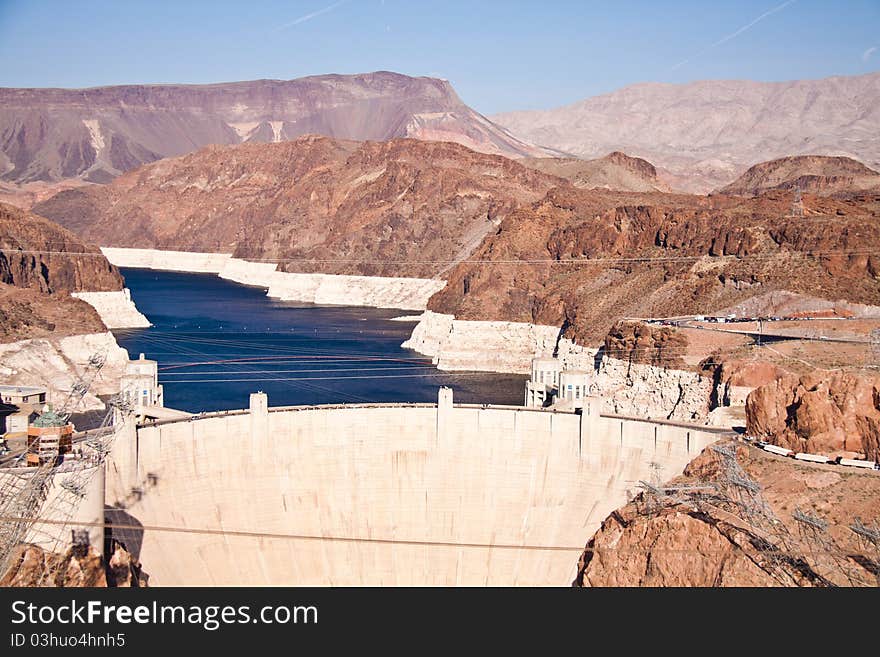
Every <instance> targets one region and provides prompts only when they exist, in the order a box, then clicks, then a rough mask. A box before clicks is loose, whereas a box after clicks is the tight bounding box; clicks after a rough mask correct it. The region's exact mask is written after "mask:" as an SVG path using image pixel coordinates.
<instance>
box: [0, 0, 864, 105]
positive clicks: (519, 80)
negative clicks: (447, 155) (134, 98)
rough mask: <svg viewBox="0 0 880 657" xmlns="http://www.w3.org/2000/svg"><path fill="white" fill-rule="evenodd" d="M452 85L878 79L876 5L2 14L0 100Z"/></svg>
mask: <svg viewBox="0 0 880 657" xmlns="http://www.w3.org/2000/svg"><path fill="white" fill-rule="evenodd" d="M374 70H393V71H399V72H401V73H406V74H410V75H432V76H438V77H445V78H448V79H449V80H450V81H451V82H452V83H453V85H454V86H455V88H456V90H457V91H458V92H459V95H460V96H461V97H462V98H463V99H464V101H465V102H467V103H469V104H470V105H472V106H473V107H475V108H476V109H478V110H480V111H482V112H484V113H487V114H488V113H493V112H499V111H506V110H514V109H535V108H549V107H555V106H558V105H562V104H566V103H570V102H573V101H576V100H579V99H581V98H585V97H587V96H592V95H595V94H600V93H605V92H608V91H613V90H614V89H617V88H619V87H622V86H625V85H627V84H632V83H636V82H646V81H661V82H687V81H690V80H699V79H718V78H728V79H729V78H737V79H752V80H790V79H799V78H818V77H825V76H829V75H856V74H861V73H868V72H873V71H877V70H880V0H854V1H852V2H846V1H843V2H834V1H832V0H794V1H791V0H789V1H788V2H786V1H785V0H756V1H752V0H738V1H727V0H717V1H715V2H713V1H711V0H704V1H700V2H697V1H691V0H682V1H679V2H659V1H658V2H638V1H630V0H618V1H615V2H590V1H588V0H582V1H580V2H567V1H558V2H556V1H553V0H545V1H544V2H518V1H515V0H513V1H510V2H495V1H480V0H471V1H470V2H458V1H454V0H450V1H447V2H415V1H411V2H407V1H405V0H337V1H335V2H334V0H306V1H295V2H290V1H289V2H280V1H271V0H267V1H261V0H251V1H250V2H241V1H238V2H230V1H227V0H213V1H211V2H207V1H201V0H192V1H189V2H185V1H184V0H178V1H176V2H168V1H166V0H151V1H149V2H140V1H136V0H79V1H77V0H66V1H55V0H0V86H6V87H26V86H35V87H45V86H62V87H83V86H95V85H105V84H123V83H158V82H192V83H202V82H220V81H230V80H250V79H256V78H281V79H290V78H295V77H300V76H303V75H313V74H320V73H358V72H365V71H374Z"/></svg>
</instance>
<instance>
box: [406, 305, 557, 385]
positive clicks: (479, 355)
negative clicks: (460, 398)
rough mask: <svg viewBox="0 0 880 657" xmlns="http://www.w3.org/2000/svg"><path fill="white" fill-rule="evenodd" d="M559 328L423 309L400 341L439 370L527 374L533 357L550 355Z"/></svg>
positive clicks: (554, 346)
mask: <svg viewBox="0 0 880 657" xmlns="http://www.w3.org/2000/svg"><path fill="white" fill-rule="evenodd" d="M558 336H559V329H558V328H557V327H555V326H541V325H537V324H526V323H522V322H481V321H464V320H458V319H455V318H454V317H453V316H452V315H445V314H442V313H435V312H431V311H426V312H425V313H424V314H423V315H422V317H421V318H420V319H419V323H418V324H417V325H416V326H415V328H414V329H413V333H412V336H411V337H410V339H409V340H407V341H406V342H404V343H403V345H402V346H403V347H404V348H406V349H413V350H415V351H417V352H419V353H420V354H424V355H426V356H430V357H431V358H432V359H433V362H434V364H435V365H437V367H438V368H440V369H441V370H479V371H486V372H511V373H515V374H526V373H528V372H529V371H530V367H531V362H532V358H534V357H535V356H541V355H544V356H548V355H552V354H553V351H554V349H555V348H556V340H557V338H558Z"/></svg>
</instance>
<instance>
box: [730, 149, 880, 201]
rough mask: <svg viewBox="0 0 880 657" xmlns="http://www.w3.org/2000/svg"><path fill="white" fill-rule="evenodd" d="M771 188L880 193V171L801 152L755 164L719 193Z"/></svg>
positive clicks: (844, 159) (758, 191) (749, 192)
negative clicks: (801, 153) (800, 153)
mask: <svg viewBox="0 0 880 657" xmlns="http://www.w3.org/2000/svg"><path fill="white" fill-rule="evenodd" d="M772 189H784V190H793V189H800V190H801V191H803V192H812V193H813V194H823V195H827V194H835V193H847V192H860V191H869V190H870V191H875V192H880V173H878V172H877V171H874V170H873V169H869V168H868V167H866V166H865V165H864V164H862V163H861V162H857V161H856V160H853V159H852V158H849V157H828V156H822V155H798V156H794V157H783V158H780V159H777V160H772V161H770V162H762V163H760V164H756V165H755V166H753V167H750V168H749V169H748V170H747V171H746V172H745V173H744V174H743V175H741V176H740V177H739V178H737V179H736V180H734V181H733V182H732V183H730V184H729V185H727V186H725V187H722V188H721V189H719V190H718V192H717V193H720V194H736V195H738V196H757V195H758V194H762V193H763V192H766V191H769V190H772Z"/></svg>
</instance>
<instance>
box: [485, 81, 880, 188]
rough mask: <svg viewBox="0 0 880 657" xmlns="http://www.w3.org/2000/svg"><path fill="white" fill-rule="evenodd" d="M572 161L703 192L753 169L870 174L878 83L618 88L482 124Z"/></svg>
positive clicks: (878, 126)
mask: <svg viewBox="0 0 880 657" xmlns="http://www.w3.org/2000/svg"><path fill="white" fill-rule="evenodd" d="M491 118H492V119H493V120H494V121H495V122H497V123H499V124H501V125H502V126H504V127H505V128H507V129H509V130H510V131H511V132H512V133H513V134H515V135H517V136H519V137H521V138H523V139H527V140H529V141H530V142H532V143H535V144H540V145H542V146H547V147H552V148H555V149H558V150H561V151H564V152H567V153H572V154H574V155H576V156H578V157H583V158H593V157H597V156H599V155H601V154H602V153H607V152H608V151H614V150H621V151H625V152H626V153H629V154H631V155H636V156H638V157H643V158H646V159H648V160H650V161H651V162H653V163H654V164H656V165H657V166H658V167H660V168H661V169H663V170H665V171H666V172H668V173H669V174H671V175H672V176H674V177H675V182H674V183H673V186H675V187H676V188H679V189H686V190H687V191H694V192H708V191H709V190H711V189H716V188H718V187H719V186H721V185H724V184H727V183H729V182H731V181H732V180H733V179H734V178H735V177H736V176H737V175H739V174H740V173H741V172H742V171H744V170H745V169H746V168H747V167H749V166H751V165H753V164H754V163H755V162H762V161H766V160H771V159H773V158H778V157H783V156H788V155H802V154H822V155H843V156H847V157H853V158H856V159H858V160H860V161H862V162H865V163H866V164H867V165H868V166H870V167H873V168H875V169H876V168H878V167H880V141H878V140H877V139H876V136H877V134H878V132H880V73H871V74H868V75H861V76H851V77H831V78H825V79H822V80H797V81H792V82H750V81H741V80H709V81H700V82H691V83H688V84H660V83H647V84H636V85H632V86H628V87H624V88H623V89H620V90H618V91H614V92H612V93H609V94H604V95H601V96H595V97H592V98H587V99H585V100H582V101H579V102H577V103H574V104H572V105H568V106H565V107H560V108H557V109H551V110H544V111H528V112H510V113H505V114H497V115H494V116H493V117H491Z"/></svg>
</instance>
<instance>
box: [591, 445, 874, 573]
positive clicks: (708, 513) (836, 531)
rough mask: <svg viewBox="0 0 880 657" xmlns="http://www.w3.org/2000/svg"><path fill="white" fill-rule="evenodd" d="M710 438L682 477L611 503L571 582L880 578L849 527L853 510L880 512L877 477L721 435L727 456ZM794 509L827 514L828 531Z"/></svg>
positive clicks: (812, 515)
mask: <svg viewBox="0 0 880 657" xmlns="http://www.w3.org/2000/svg"><path fill="white" fill-rule="evenodd" d="M713 447H714V446H710V447H709V448H708V449H706V450H705V451H704V452H703V453H702V454H701V455H700V456H698V457H697V458H696V459H694V461H692V462H691V463H690V464H689V465H688V466H687V468H686V469H685V472H684V474H683V475H682V476H681V477H677V478H675V479H673V480H672V481H671V482H668V484H659V483H657V487H656V489H655V490H657V491H661V494H660V495H657V494H655V493H654V492H651V491H645V492H641V493H639V494H637V495H636V496H635V497H634V498H633V500H632V501H630V502H629V503H628V504H626V505H625V506H623V507H622V508H620V509H617V510H616V511H614V512H613V513H612V514H611V515H610V516H609V517H608V518H607V519H606V520H605V521H604V522H603V523H602V527H601V528H600V529H599V531H597V532H596V534H595V535H594V536H593V537H592V538H591V539H590V541H589V543H588V544H587V548H586V550H585V551H584V554H583V556H582V557H581V560H580V563H579V569H578V574H577V578H576V579H575V582H574V585H575V586H808V587H812V586H818V587H828V586H877V585H878V583H880V582H878V579H877V561H876V559H877V551H876V548H875V547H873V546H872V545H870V543H868V542H867V541H860V540H859V538H858V536H857V535H856V534H855V533H854V532H853V531H852V530H851V529H850V525H852V524H853V523H854V522H856V520H857V519H859V520H863V521H864V522H865V523H866V524H868V525H872V523H873V522H875V521H876V518H877V507H876V499H877V495H878V494H880V477H877V476H876V475H874V474H873V473H870V472H853V471H852V469H848V468H841V467H835V466H826V465H816V464H808V463H802V462H796V461H792V460H789V459H784V458H780V457H776V456H773V455H770V454H767V453H766V452H763V451H761V450H758V449H756V448H753V447H747V446H745V445H743V444H741V443H740V444H738V443H733V442H727V443H722V444H721V445H720V447H721V448H722V450H724V452H726V455H725V454H722V453H719V452H716V451H715V450H714V449H713ZM731 474H734V475H736V477H737V481H739V482H740V483H742V482H743V481H746V480H748V481H750V482H751V483H750V484H749V485H750V487H751V490H753V491H755V492H753V493H750V496H751V499H749V497H745V498H744V497H743V495H742V493H741V492H737V491H736V490H734V488H735V485H732V481H731ZM740 490H741V489H740ZM738 500H743V502H744V503H737V501H738ZM752 500H753V501H752ZM749 502H751V505H750V507H747V506H746V504H748V503H749ZM797 512H800V517H801V518H808V519H816V522H818V523H825V525H824V526H825V530H824V531H822V532H820V533H819V534H818V535H817V534H815V533H813V534H811V529H810V527H811V526H809V525H805V524H803V523H801V522H799V521H798V520H797V519H796V517H795V514H796V513H797Z"/></svg>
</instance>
